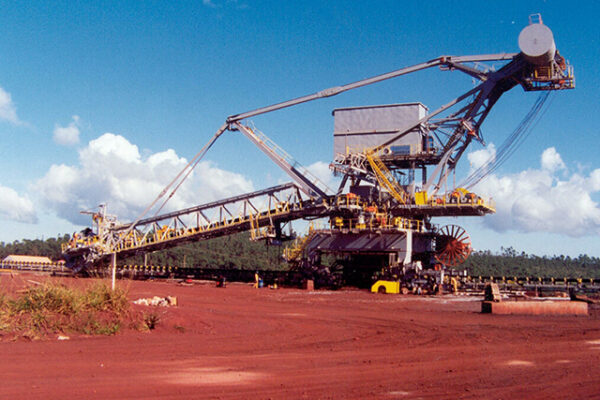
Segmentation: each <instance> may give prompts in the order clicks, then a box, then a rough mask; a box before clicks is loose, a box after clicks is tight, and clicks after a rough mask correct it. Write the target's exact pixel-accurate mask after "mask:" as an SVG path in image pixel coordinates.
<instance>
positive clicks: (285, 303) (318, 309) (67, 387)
mask: <svg viewBox="0 0 600 400" xmlns="http://www.w3.org/2000/svg"><path fill="white" fill-rule="evenodd" d="M31 279H34V280H38V281H39V280H43V279H44V278H40V277H32V278H31ZM64 281H65V282H66V283H67V284H77V285H80V284H81V282H82V281H83V280H77V281H75V280H72V279H65V280H64ZM0 284H1V285H2V288H3V289H6V288H7V287H8V286H10V285H11V283H10V281H7V277H6V276H3V277H2V280H1V281H0ZM119 284H120V285H124V286H126V287H129V292H130V297H131V299H132V300H134V299H137V298H140V297H152V296H154V295H158V296H167V295H171V296H177V298H178V301H179V306H178V307H176V308H161V309H159V312H160V313H161V320H160V322H159V325H158V328H157V329H155V330H153V331H151V332H148V333H140V332H134V331H127V332H124V333H122V334H119V335H117V336H112V337H71V339H70V340H66V341H58V340H56V339H55V338H50V339H49V340H47V341H35V342H25V341H17V342H3V343H0V360H1V361H0V376H1V377H2V381H1V384H0V398H2V399H70V398H77V399H125V398H127V399H132V398H138V399H154V398H156V399H158V398H160V399H182V398H209V399H267V398H272V399H280V398H281V399H297V398H306V399H323V398H332V399H347V398H352V399H365V398H378V399H386V398H389V399H398V398H407V399H408V398H410V399H413V398H423V399H440V398H448V399H455V398H471V399H483V398H485V399H488V398H489V399H517V398H528V399H537V398H539V399H565V398H578V399H583V398H600V378H599V377H600V316H599V313H598V312H597V311H595V310H592V312H591V315H590V316H589V317H568V316H553V317H549V316H507V315H484V314H481V313H479V310H480V302H478V301H472V299H471V298H466V297H453V296H441V297H413V296H399V295H380V294H371V293H368V292H366V291H358V290H342V291H336V292H330V291H317V292H306V291H302V290H295V289H279V290H269V289H259V290H258V289H253V288H251V287H249V286H247V285H243V284H229V285H228V287H227V288H225V289H219V288H215V287H214V285H213V284H212V283H211V284H195V285H192V286H178V285H176V284H175V283H167V282H129V281H122V282H119Z"/></svg>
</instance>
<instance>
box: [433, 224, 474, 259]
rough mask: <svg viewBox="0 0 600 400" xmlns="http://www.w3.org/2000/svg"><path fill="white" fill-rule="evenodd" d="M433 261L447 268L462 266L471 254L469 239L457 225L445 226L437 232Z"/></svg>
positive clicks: (465, 232)
mask: <svg viewBox="0 0 600 400" xmlns="http://www.w3.org/2000/svg"><path fill="white" fill-rule="evenodd" d="M436 248H437V253H436V255H435V259H436V260H437V261H438V262H440V263H442V264H443V265H446V266H448V267H455V266H457V265H459V264H462V263H463V262H464V261H465V260H466V259H467V257H469V254H471V238H470V236H469V234H468V233H467V231H465V230H464V229H463V228H462V227H460V226H458V225H445V226H443V227H442V228H441V229H440V230H439V231H438V236H437V238H436Z"/></svg>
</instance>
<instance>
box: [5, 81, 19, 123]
mask: <svg viewBox="0 0 600 400" xmlns="http://www.w3.org/2000/svg"><path fill="white" fill-rule="evenodd" d="M0 119H2V120H5V121H8V122H11V123H13V124H20V123H21V121H20V120H19V117H17V108H16V107H15V105H14V103H13V101H12V97H11V96H10V93H8V92H7V91H5V90H4V89H2V88H1V87H0Z"/></svg>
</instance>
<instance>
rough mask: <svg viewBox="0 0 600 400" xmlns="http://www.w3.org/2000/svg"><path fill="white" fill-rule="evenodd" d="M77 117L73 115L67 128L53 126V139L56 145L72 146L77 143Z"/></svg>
mask: <svg viewBox="0 0 600 400" xmlns="http://www.w3.org/2000/svg"><path fill="white" fill-rule="evenodd" d="M79 126H80V125H79V117H78V116H77V115H73V121H71V123H69V125H67V126H60V125H55V126H54V132H53V138H54V141H55V142H56V143H58V144H61V145H64V146H73V145H75V144H77V143H79Z"/></svg>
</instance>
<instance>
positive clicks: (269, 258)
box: [0, 233, 600, 278]
mask: <svg viewBox="0 0 600 400" xmlns="http://www.w3.org/2000/svg"><path fill="white" fill-rule="evenodd" d="M70 238H71V237H70V235H68V234H65V235H63V236H58V237H56V238H48V239H45V240H43V239H34V240H29V239H23V240H20V241H19V240H16V241H14V242H12V243H4V242H0V259H4V258H5V257H6V256H8V255H9V254H23V255H32V256H46V257H49V258H50V259H52V260H54V261H57V260H60V259H61V258H62V253H61V244H62V243H66V242H68V241H69V240H70ZM282 251H283V246H273V245H267V244H266V243H265V242H264V241H251V240H249V234H248V233H239V234H235V235H230V236H226V237H221V238H216V239H211V240H206V241H202V242H197V243H190V244H187V245H182V246H178V247H174V248H172V249H167V250H162V251H158V252H154V253H149V254H148V255H147V260H146V262H147V264H148V265H160V266H177V267H190V268H191V267H199V268H231V269H246V270H286V269H287V268H288V267H287V264H286V263H285V261H283V259H282V257H281V254H282ZM118 263H119V264H132V265H143V264H144V258H143V256H135V257H129V258H126V259H120V260H118ZM457 269H461V270H462V269H466V270H467V273H469V274H470V275H472V276H507V277H512V276H516V277H521V276H532V277H537V276H540V277H555V278H562V277H568V278H600V258H599V257H590V256H588V255H586V254H580V255H579V256H577V257H570V256H564V255H554V256H537V255H533V254H527V253H525V252H518V251H517V250H515V249H514V248H512V247H507V248H504V247H502V248H501V250H500V251H499V252H491V251H490V250H484V251H475V252H473V253H472V254H471V256H470V257H469V258H468V259H467V260H466V261H465V262H464V263H463V264H462V265H460V266H459V267H457Z"/></svg>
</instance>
